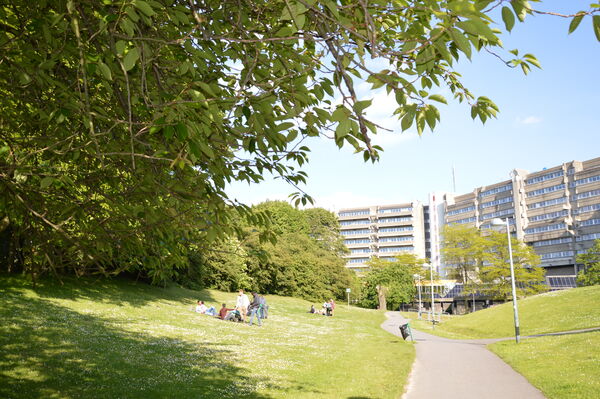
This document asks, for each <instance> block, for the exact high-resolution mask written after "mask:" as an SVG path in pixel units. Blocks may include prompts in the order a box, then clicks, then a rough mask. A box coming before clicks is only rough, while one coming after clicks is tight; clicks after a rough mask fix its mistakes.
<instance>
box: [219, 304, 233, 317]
mask: <svg viewBox="0 0 600 399" xmlns="http://www.w3.org/2000/svg"><path fill="white" fill-rule="evenodd" d="M232 310H233V309H228V308H227V305H225V304H223V306H222V307H221V309H220V310H219V319H221V320H225V317H227V313H229V312H231V311H232Z"/></svg>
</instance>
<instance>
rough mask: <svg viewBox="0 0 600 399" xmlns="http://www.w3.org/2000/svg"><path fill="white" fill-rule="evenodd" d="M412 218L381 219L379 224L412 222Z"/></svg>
mask: <svg viewBox="0 0 600 399" xmlns="http://www.w3.org/2000/svg"><path fill="white" fill-rule="evenodd" d="M411 221H412V218H411V217H410V216H405V217H400V218H381V219H379V223H396V222H411Z"/></svg>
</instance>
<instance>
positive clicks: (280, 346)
mask: <svg viewBox="0 0 600 399" xmlns="http://www.w3.org/2000/svg"><path fill="white" fill-rule="evenodd" d="M0 292H1V293H2V295H1V297H0V320H2V323H0V397H3V398H34V397H45V398H116V397H119V398H135V397H143V398H158V397H160V398H165V397H169V398H171V397H181V398H257V399H258V398H283V397H285V398H313V397H314V398H359V397H370V398H397V397H399V396H400V395H401V393H402V391H403V387H404V384H405V383H406V379H407V375H408V373H409V371H410V368H411V365H412V362H413V360H414V347H413V345H412V344H410V343H407V342H404V341H402V340H401V339H398V338H396V337H394V336H392V335H391V334H389V333H387V332H385V331H383V330H382V329H381V328H380V327H379V325H380V324H381V323H382V321H383V320H384V315H383V313H381V312H376V311H368V310H363V309H357V308H350V309H346V306H343V305H340V306H338V309H336V315H335V317H324V316H317V315H312V314H308V313H306V311H307V310H308V308H309V307H310V303H309V302H306V301H302V300H298V299H293V298H283V297H275V296H267V301H268V302H269V304H270V315H269V319H268V320H266V321H265V324H264V325H263V326H262V327H256V326H248V325H242V324H237V323H232V322H224V321H221V320H218V319H213V318H211V317H209V316H204V315H198V314H195V313H193V312H192V311H191V309H192V305H193V304H195V301H196V300H198V299H203V300H205V301H207V302H208V303H210V304H212V305H215V306H217V305H218V304H220V303H222V302H226V303H227V305H228V307H233V305H234V303H235V295H236V294H231V293H222V292H217V291H203V292H195V291H190V290H185V289H182V288H178V287H170V288H166V289H163V288H156V287H149V286H146V285H144V284H135V283H133V282H128V281H121V280H119V281H117V280H115V281H103V280H100V281H93V280H78V282H77V283H76V284H74V283H73V281H72V280H71V281H65V285H64V286H61V285H60V284H58V283H54V282H46V283H43V284H41V285H40V286H39V287H38V288H37V289H36V290H35V291H34V290H32V289H31V286H30V285H29V284H28V283H26V282H25V281H24V280H23V279H21V278H15V277H12V276H6V275H0Z"/></svg>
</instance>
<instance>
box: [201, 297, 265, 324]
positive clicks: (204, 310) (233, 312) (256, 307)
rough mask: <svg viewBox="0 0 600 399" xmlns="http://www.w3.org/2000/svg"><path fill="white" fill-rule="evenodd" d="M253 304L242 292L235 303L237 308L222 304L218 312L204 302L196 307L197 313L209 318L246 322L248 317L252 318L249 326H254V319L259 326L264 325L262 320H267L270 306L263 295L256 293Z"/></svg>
mask: <svg viewBox="0 0 600 399" xmlns="http://www.w3.org/2000/svg"><path fill="white" fill-rule="evenodd" d="M252 297H253V298H252V299H253V300H252V302H250V299H248V295H246V294H244V290H240V291H239V293H238V296H237V298H236V302H235V308H232V309H230V308H227V305H226V304H222V306H221V309H220V310H219V311H218V312H217V310H216V309H215V307H214V306H210V307H208V306H206V304H205V303H204V301H198V304H197V305H196V309H195V311H196V313H201V314H205V315H208V316H213V317H218V318H219V319H221V320H227V321H236V322H244V323H245V322H246V318H247V316H250V321H249V324H250V325H252V324H254V318H255V317H256V321H257V323H258V325H259V326H261V325H262V320H263V319H266V318H267V315H268V311H269V306H268V305H267V301H266V300H265V298H264V297H263V296H262V295H258V294H257V293H256V292H253V293H252Z"/></svg>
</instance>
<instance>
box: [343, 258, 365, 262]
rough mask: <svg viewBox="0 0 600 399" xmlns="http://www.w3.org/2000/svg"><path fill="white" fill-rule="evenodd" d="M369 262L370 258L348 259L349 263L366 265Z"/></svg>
mask: <svg viewBox="0 0 600 399" xmlns="http://www.w3.org/2000/svg"><path fill="white" fill-rule="evenodd" d="M368 261H369V258H356V259H348V263H365V262H368Z"/></svg>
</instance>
